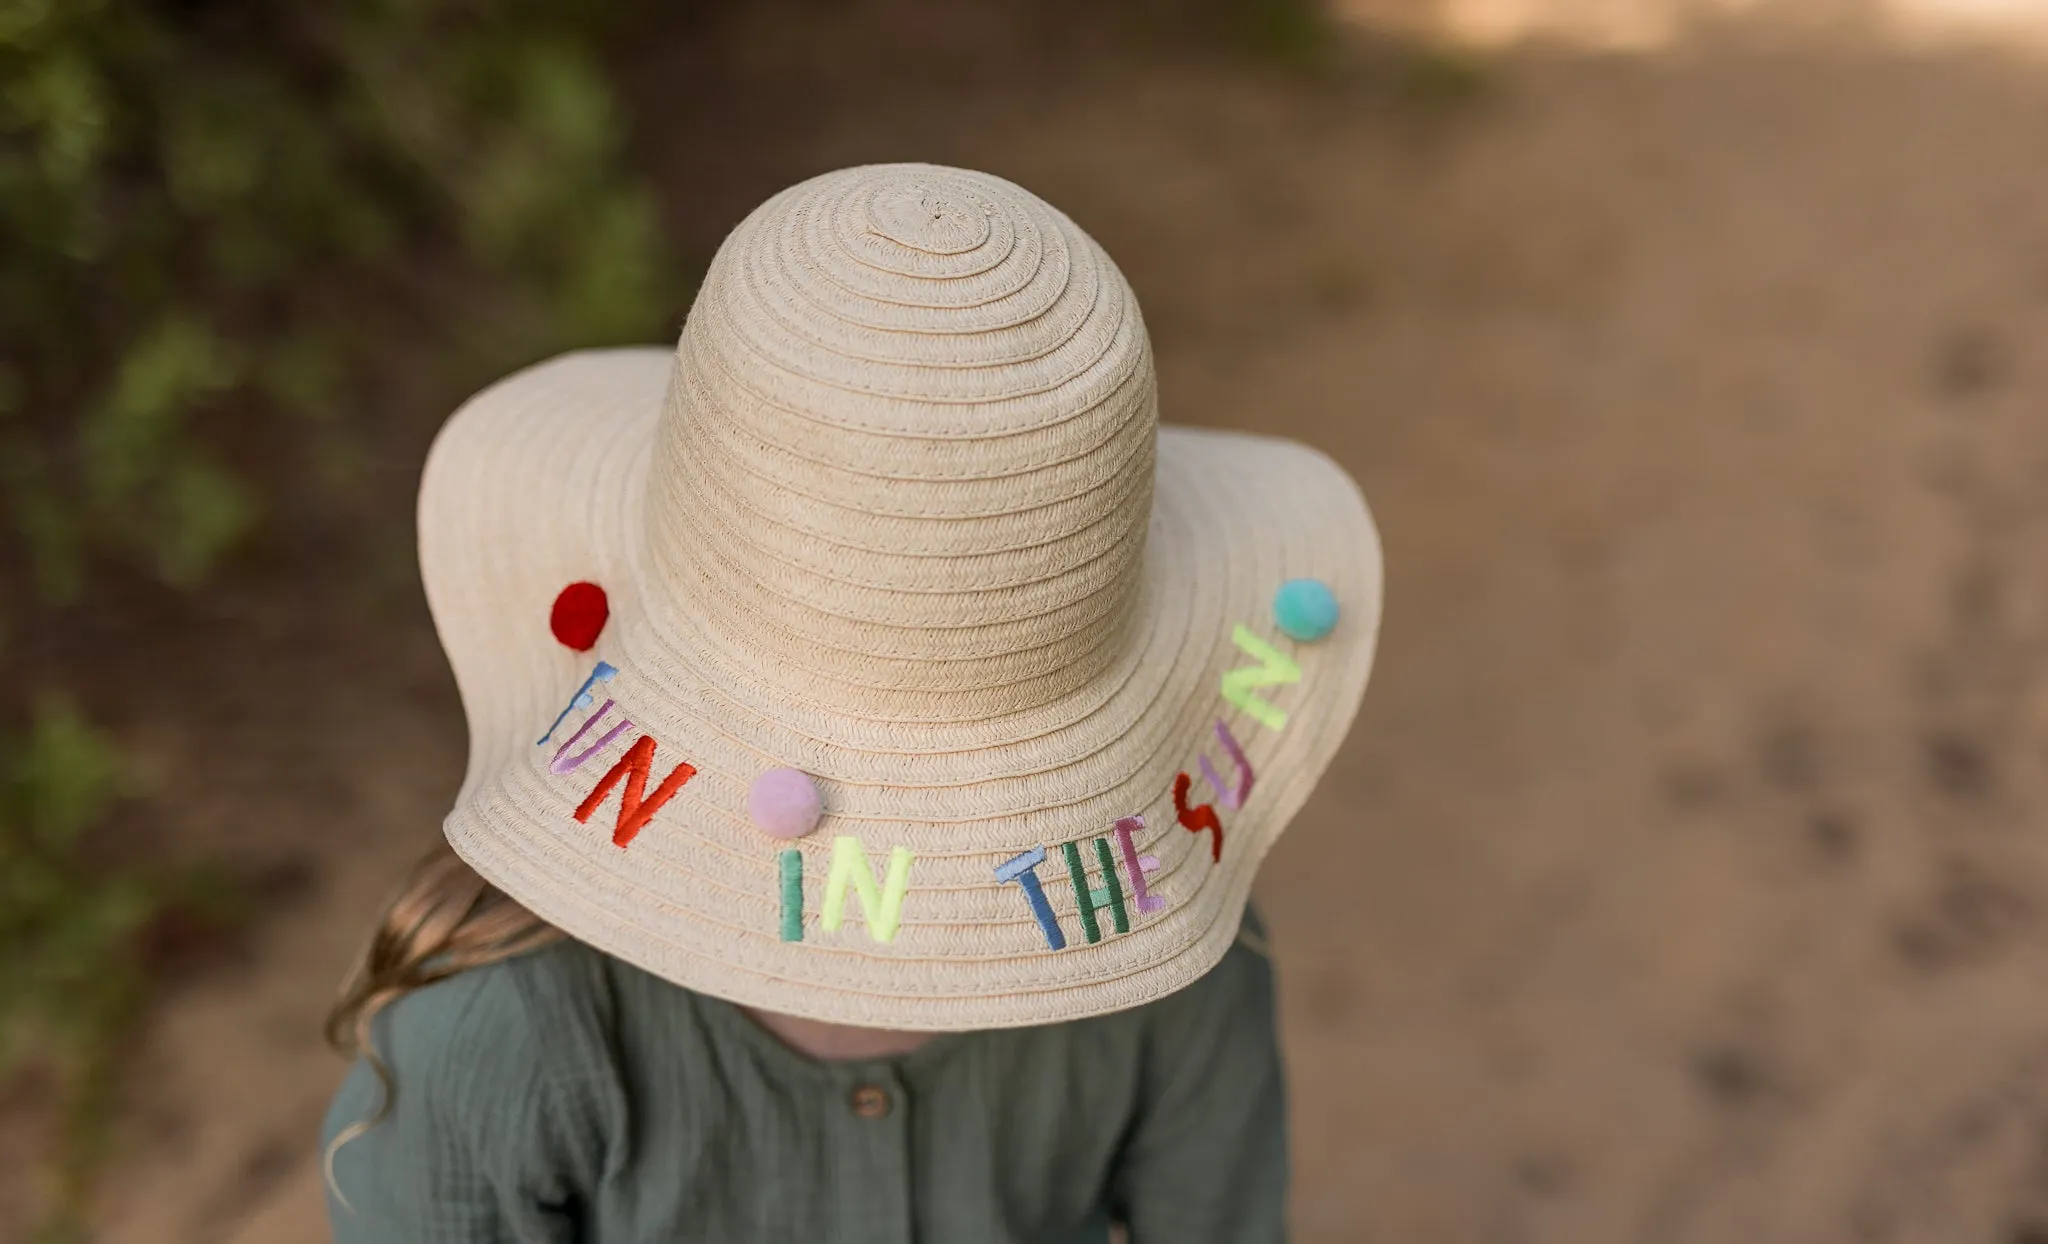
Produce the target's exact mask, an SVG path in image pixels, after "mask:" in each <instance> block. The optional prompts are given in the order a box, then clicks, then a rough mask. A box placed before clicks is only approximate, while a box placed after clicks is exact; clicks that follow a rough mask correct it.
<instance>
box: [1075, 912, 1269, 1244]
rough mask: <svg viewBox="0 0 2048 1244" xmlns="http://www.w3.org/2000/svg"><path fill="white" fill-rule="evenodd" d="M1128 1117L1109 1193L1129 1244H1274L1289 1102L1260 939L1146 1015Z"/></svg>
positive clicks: (1242, 938) (1252, 934) (1249, 928)
mask: <svg viewBox="0 0 2048 1244" xmlns="http://www.w3.org/2000/svg"><path fill="white" fill-rule="evenodd" d="M1146 1042H1147V1049H1146V1056H1145V1065H1144V1069H1143V1072H1142V1077H1141V1087H1140V1105H1139V1112H1138V1117H1137V1118H1136V1120H1135V1121H1134V1123H1133V1126H1132V1131H1131V1134H1130V1137H1129V1139H1128V1140H1127V1141H1126V1143H1125V1146H1124V1149H1123V1152H1122V1154H1121V1155H1120V1158H1119V1161H1118V1166H1117V1171H1116V1175H1115V1177H1114V1180H1113V1183H1112V1188H1111V1191H1112V1196H1113V1198H1114V1207H1115V1208H1116V1209H1117V1211H1118V1216H1119V1217H1121V1218H1122V1219H1123V1221H1124V1223H1125V1225H1126V1227H1127V1229H1128V1231H1129V1233H1130V1244H1281V1242H1282V1241H1285V1239H1286V1238H1287V1178H1288V1160H1287V1096H1286V1086H1285V1081H1284V1077H1283V1074H1282V1071H1281V1064H1280V1043H1279V1033H1278V1023H1277V1019H1276V1013H1275V1005H1274V993H1273V969H1272V964H1271V962H1270V961H1269V960H1268V958H1267V957H1266V953H1265V940H1264V930H1263V929H1262V928H1261V927H1260V926H1259V924H1258V921H1257V918H1256V917H1255V916H1252V915H1250V914H1249V913H1247V916H1246V923H1245V925H1244V929H1243V931H1242V932H1241V933H1240V935H1239V938H1238V943H1237V945H1235V946H1233V947H1232V948H1231V949H1230V951H1229V952H1228V953H1227V954H1226V955H1224V957H1223V960H1222V962H1220V963H1218V964H1217V965H1216V967H1215V968H1214V969H1212V970H1211V971H1210V972H1209V974H1208V975H1207V976H1205V977H1203V978H1202V979H1201V980H1199V981H1197V982H1195V983H1194V984H1193V985H1190V986H1188V987H1187V988H1186V989H1183V990H1181V991H1180V992H1179V993H1176V994H1173V995H1171V996H1169V997H1167V998H1166V999H1164V1000H1162V1001H1161V1002H1159V1003H1156V1004H1155V1006H1154V1014H1153V1015H1152V1016H1151V1017H1149V1022H1148V1025H1147V1033H1146Z"/></svg>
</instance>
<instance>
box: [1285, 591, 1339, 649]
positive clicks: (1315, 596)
mask: <svg viewBox="0 0 2048 1244" xmlns="http://www.w3.org/2000/svg"><path fill="white" fill-rule="evenodd" d="M1273 620H1274V621H1275V622H1278V623H1279V624H1280V629H1281V630H1282V631H1283V632H1285V633H1286V635H1287V637H1288V638H1289V639H1298V640H1300V641H1301V642H1302V643H1305V644H1311V643H1314V642H1315V641H1316V640H1318V639H1321V638H1322V637H1323V636H1325V635H1328V634H1329V633H1330V632H1331V631H1332V630H1333V629H1335V628H1336V625H1337V596H1336V593H1334V592H1332V591H1331V590H1330V585H1329V584H1327V583H1324V582H1323V581H1322V580H1321V579H1289V580H1288V581H1287V582H1285V583H1283V584H1281V585H1280V590H1279V592H1277V593H1275V594H1274V596H1273Z"/></svg>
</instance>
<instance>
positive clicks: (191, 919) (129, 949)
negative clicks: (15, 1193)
mask: <svg viewBox="0 0 2048 1244" xmlns="http://www.w3.org/2000/svg"><path fill="white" fill-rule="evenodd" d="M0 757H4V760H0V1072H12V1071H17V1070H19V1069H22V1068H25V1067H31V1066H33V1067H37V1068H41V1069H44V1070H46V1071H47V1072H49V1073H50V1074H51V1078H52V1079H53V1081H54V1083H55V1085H56V1087H57V1089H58V1098H59V1100H60V1101H61V1103H62V1106H63V1108H62V1109H61V1110H59V1111H58V1112H57V1114H56V1117H55V1119H54V1135H53V1137H52V1140H53V1142H54V1143H53V1144H51V1145H50V1146H49V1159H48V1160H47V1161H46V1163H45V1170H44V1171H43V1172H42V1174H43V1175H44V1177H45V1179H46V1181H47V1183H48V1189H47V1197H46V1200H47V1201H48V1203H49V1205H50V1207H51V1210H50V1213H49V1215H48V1217H46V1218H45V1220H44V1221H43V1222H42V1223H40V1224H39V1225H38V1230H39V1234H40V1236H41V1237H42V1239H44V1240H46V1241H50V1242H51V1244H56V1242H57V1241H69V1240H76V1239H82V1238H84V1226H83V1223H84V1207H85V1203H86V1199H87V1197H88V1195H89V1193H90V1190H91V1186H92V1178H93V1174H94V1172H95V1171H96V1170H97V1169H98V1167H99V1164H100V1160H101V1158H102V1156H103V1153H104V1149H105V1138H106V1131H107V1126H106V1125H107V1122H108V1117H109V1114H110V1111H111V1106H112V1095H113V1090H114V1088H115V1087H116V1084H117V1077H116V1075H115V1069H116V1067H117V1065H118V1063H119V1061H120V1057H121V1054H122V1053H123V1050H124V1045H125V1041H126V1039H127V1037H128V1035H129V1034H130V1032H131V1031H132V1029H133V1027H134V1024H135V1020H136V1018H137V1016H138V1014H139V1013H140V1010H141V1007H142V1004H143V1002H144V1000H145V998H146V997H147V983H148V966H149V965H148V940H149V934H150V932H151V930H152V929H156V928H161V927H164V926H165V925H166V924H167V923H168V922H170V921H174V920H175V921H183V922H186V923H189V924H197V925H213V926H221V925H224V924H226V923H227V922H228V921H230V920H231V919H232V918H233V916H234V913H235V909H236V906H237V901H236V897H235V894H234V891H233V890H232V889H231V888H230V887H229V886H228V885H226V884H225V882H224V881H222V880H221V879H220V878H219V877H218V876H217V875H216V874H215V873H213V872H212V871H211V870H209V869H206V868H204V867H177V866H170V867H162V866H151V865H138V864H124V865H110V864H109V862H108V858H107V856H106V854H105V853H102V852H95V851H93V850H92V849H91V843H92V842H93V837H92V833H93V830H94V829H95V827H96V825H97V823H98V822H99V821H100V819H101V817H102V814H103V813H104V812H105V811H106V810H107V809H108V808H109V807H110V806H111V805H112V804H113V803H114V802H115V801H117V800H119V799H120V798H121V797H123V796H124V795H126V794H129V793H131V789H132V788H131V786H130V783H129V779H128V777H127V774H126V772H125V769H124V766H123V764H122V762H121V757H120V754H119V752H118V751H117V750H116V749H115V748H114V746H113V743H112V741H111V740H109V739H108V738H106V736H105V735H103V734H102V733H100V732H99V731H97V730H95V729H93V728H92V727H91V726H90V725H89V724H88V723H87V722H86V721H85V719H84V718H83V717H82V716H80V715H79V713H78V711H77V710H76V709H75V708H74V707H73V706H72V705H70V704H69V703H67V702H65V701H62V700H50V701H47V702H45V703H43V704H41V705H39V706H38V708H37V710H36V713H35V716H34V720H33V722H32V724H31V725H30V727H29V728H28V730H27V732H26V734H25V736H24V737H22V738H20V739H14V740H7V745H6V746H5V747H4V748H0Z"/></svg>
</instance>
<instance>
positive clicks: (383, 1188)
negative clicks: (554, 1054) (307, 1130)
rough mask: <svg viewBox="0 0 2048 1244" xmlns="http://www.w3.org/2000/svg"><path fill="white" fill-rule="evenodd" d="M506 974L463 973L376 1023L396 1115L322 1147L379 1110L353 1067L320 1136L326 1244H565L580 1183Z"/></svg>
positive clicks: (370, 1075)
mask: <svg viewBox="0 0 2048 1244" xmlns="http://www.w3.org/2000/svg"><path fill="white" fill-rule="evenodd" d="M516 970H518V965H517V964H514V963H504V964H495V965H492V966H489V967H485V968H478V969H472V970H471V971H468V972H463V973H460V974H458V975H456V976H454V977H452V978H450V979H449V980H447V981H443V982H441V983H439V984H436V985H433V986H430V987H429V988H426V989H423V990H420V991H419V992H417V993H414V994H409V995H407V996H405V997H403V998H400V999H399V1000H398V1001H397V1002H395V1003H393V1004H392V1005H391V1006H390V1007H389V1008H388V1009H387V1010H386V1011H385V1012H384V1013H382V1014H380V1015H379V1016H378V1017H377V1021H376V1024H375V1028H374V1032H375V1037H376V1041H375V1044H376V1048H377V1050H378V1051H379V1053H380V1054H381V1055H382V1056H383V1058H384V1060H385V1062H386V1063H387V1064H388V1065H389V1067H390V1068H391V1072H392V1076H393V1081H394V1090H393V1097H392V1101H391V1109H390V1112H389V1113H388V1114H387V1115H386V1116H385V1117H384V1119H383V1120H382V1121H381V1122H378V1123H377V1124H376V1125H374V1126H372V1127H370V1128H368V1130H366V1131H361V1132H360V1133H359V1134H357V1135H354V1136H352V1137H350V1138H348V1139H347V1140H346V1141H345V1142H344V1143H342V1144H341V1145H340V1146H339V1147H338V1148H332V1149H330V1146H333V1145H334V1142H335V1140H336V1139H337V1138H338V1137H341V1136H342V1135H343V1134H344V1132H345V1131H346V1130H348V1129H349V1128H350V1127H351V1126H352V1125H354V1124H357V1123H359V1122H361V1121H365V1120H367V1119H369V1118H370V1117H371V1115H373V1114H374V1113H375V1112H376V1109H377V1105H378V1103H379V1102H380V1101H382V1100H383V1094H382V1089H381V1088H380V1086H379V1084H378V1081H377V1077H376V1075H375V1073H374V1071H373V1070H372V1069H371V1067H370V1066H369V1064H368V1063H367V1062H366V1061H365V1060H363V1059H361V1058H358V1059H357V1060H356V1063H355V1065H354V1066H353V1067H351V1068H350V1070H349V1073H348V1076H347V1078H346V1079H345V1080H344V1081H343V1082H342V1085H341V1088H340V1090H339V1091H338V1092H337V1093H336V1094H335V1097H334V1102H333V1105H332V1106H331V1107H330V1108H329V1110H328V1114H327V1119H326V1122H325V1124H324V1126H323V1127H322V1136H321V1151H322V1153H323V1154H327V1153H330V1152H331V1154H332V1157H331V1162H332V1167H331V1170H332V1179H331V1180H330V1182H329V1185H328V1188H327V1208H328V1221H329V1223H330V1225H331V1227H332V1229H333V1233H334V1244H571V1242H572V1241H574V1240H575V1239H576V1236H577V1229H578V1222H577V1218H578V1211H579V1208H580V1205H581V1203H582V1202H581V1198H580V1197H579V1195H578V1193H577V1185H578V1183H579V1182H580V1181H579V1179H578V1175H577V1172H576V1170H575V1166H576V1163H575V1161H574V1155H573V1154H572V1153H571V1152H570V1146H566V1145H563V1144H561V1143H559V1136H558V1135H557V1132H558V1128H557V1126H556V1120H555V1119H554V1118H553V1117H552V1116H553V1111H552V1110H551V1108H550V1106H551V1094H552V1092H553V1086H552V1085H551V1084H550V1082H549V1079H548V1077H547V1076H546V1075H545V1074H543V1068H542V1067H541V1065H540V1063H539V1060H538V1044H537V1043H536V1042H535V1041H534V1032H533V1025H532V1023H531V1021H530V1018H529V1016H528V1015H527V1014H526V1013H525V1011H526V1008H525V1006H524V1005H523V1002H522V995H521V991H520V990H519V988H518V986H517V983H516V981H515V980H514V979H513V978H512V977H513V973H514V972H515V971H516Z"/></svg>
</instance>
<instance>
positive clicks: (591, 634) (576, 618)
mask: <svg viewBox="0 0 2048 1244" xmlns="http://www.w3.org/2000/svg"><path fill="white" fill-rule="evenodd" d="M611 616H612V605H611V602H610V601H609V600H607V599H605V594H604V589H603V588H601V587H599V586H598V585H597V584H595V583H571V584H570V585H569V586H567V587H565V588H563V589H562V594H561V595H560V596H557V597H555V607H554V609H553V610H552V611H551V612H550V613H549V614H548V629H549V630H551V631H553V632H554V633H555V638H556V639H559V640H561V641H562V643H564V644H565V645H567V646H568V647H571V648H574V649H575V650H576V651H578V652H588V651H590V650H591V648H592V647H594V646H595V645H596V644H597V637H598V634H599V633H600V632H601V631H603V630H604V624H605V621H606V620H607V619H608V618H610V617H611Z"/></svg>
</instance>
